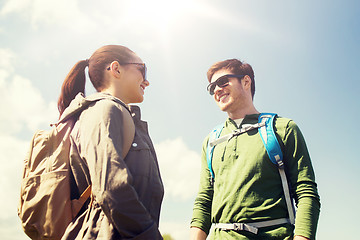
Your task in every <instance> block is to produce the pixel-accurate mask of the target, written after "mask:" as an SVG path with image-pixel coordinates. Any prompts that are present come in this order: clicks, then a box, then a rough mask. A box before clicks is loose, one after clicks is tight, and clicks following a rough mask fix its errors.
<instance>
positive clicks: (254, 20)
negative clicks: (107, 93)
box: [0, 0, 360, 240]
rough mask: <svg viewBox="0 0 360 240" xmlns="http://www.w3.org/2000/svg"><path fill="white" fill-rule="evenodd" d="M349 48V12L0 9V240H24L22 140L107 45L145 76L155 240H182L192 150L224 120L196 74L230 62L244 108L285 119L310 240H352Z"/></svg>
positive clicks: (21, 2) (161, 5) (214, 5)
mask: <svg viewBox="0 0 360 240" xmlns="http://www.w3.org/2000/svg"><path fill="white" fill-rule="evenodd" d="M359 42H360V2H359V1H356V0H341V1H340V0H328V1H325V0H318V1H309V0H303V1H288V0H274V1H267V0H258V1H243V0H221V1H220V0H212V1H205V0H182V1H170V0H167V1H166V0H152V1H148V0H137V1H130V0H127V1H124V0H104V1H89V0H62V1H53V0H0V96H1V101H0V110H1V111H0V122H1V124H0V165H1V168H0V193H1V194H0V195H1V198H0V212H1V214H0V237H1V239H5V240H22V239H27V237H26V235H25V234H24V233H23V232H22V229H21V225H20V221H19V218H18V217H17V205H18V202H19V191H20V181H21V176H22V169H23V159H24V156H25V154H26V152H27V150H28V148H29V143H30V139H31V137H32V135H33V133H34V132H35V131H36V130H38V129H45V130H47V129H50V127H49V124H50V123H53V122H55V121H56V119H57V118H58V112H57V107H56V101H57V98H58V96H59V93H60V87H61V84H62V82H63V80H64V78H65V76H66V75H67V73H68V72H69V70H70V69H71V68H72V66H73V65H74V64H75V63H76V62H77V61H79V60H84V59H86V58H89V57H90V56H91V54H92V53H93V52H94V51H95V50H96V49H98V48H99V47H101V46H103V45H107V44H119V45H124V46H127V47H129V48H130V49H132V50H133V51H134V52H136V53H137V54H138V55H139V56H140V57H141V58H142V60H143V61H144V62H146V64H147V66H148V79H149V81H150V86H149V87H148V88H147V89H146V91H145V100H144V102H143V103H141V104H140V107H141V109H142V118H143V119H144V120H146V121H147V122H148V124H149V131H150V135H151V137H152V140H153V142H154V144H155V148H156V151H157V155H158V160H159V164H160V169H161V174H162V178H163V182H164V185H165V197H164V202H163V207H162V211H161V219H160V230H161V232H162V233H163V234H165V233H169V234H171V236H172V237H173V238H174V239H175V240H182V239H187V238H188V237H189V223H190V220H191V215H192V205H193V202H194V199H195V197H196V192H197V190H198V181H199V176H198V175H199V170H200V151H201V145H202V141H203V139H204V138H205V136H206V135H207V134H208V133H209V132H210V130H211V129H212V128H213V127H214V126H216V125H217V124H219V123H222V122H224V121H225V119H226V118H227V115H226V113H224V112H221V111H220V110H219V109H218V108H217V106H216V104H215V102H214V101H213V99H212V97H211V96H210V95H209V94H208V93H207V91H206V86H207V79H206V72H207V70H208V68H209V67H210V66H211V65H212V64H213V63H215V62H217V61H221V60H225V59H229V58H238V59H240V60H243V61H245V62H247V63H249V64H250V65H252V67H253V69H254V72H255V82H256V93H255V98H254V104H255V106H256V108H257V109H258V110H259V111H260V112H275V113H278V114H279V115H280V116H283V117H288V118H291V119H294V121H295V122H296V123H297V124H298V125H299V127H300V129H301V131H302V133H303V135H304V136H305V139H306V142H307V146H308V149H309V152H310V155H311V158H312V162H313V166H314V169H315V173H316V181H317V183H318V188H319V194H320V197H321V204H322V207H321V214H320V221H319V226H318V231H317V239H320V240H323V239H348V240H351V239H355V238H356V237H355V235H356V234H353V232H354V230H356V229H357V228H358V224H359V219H358V214H359V213H360V204H358V199H360V188H359V186H358V183H360V174H359V173H358V172H359V171H360V161H359V159H358V153H357V150H356V149H357V148H358V145H359V139H358V136H359V135H360V130H359V129H360V128H359V127H358V126H357V119H359V118H360V114H359V109H360V108H359V107H360V106H359V105H360V97H359V93H358V92H359V90H360V83H359V76H360V65H359V56H360V47H359V46H360V45H359ZM90 85H91V84H90V82H87V87H86V90H87V94H91V93H93V92H94V90H93V88H92V87H91V86H90Z"/></svg>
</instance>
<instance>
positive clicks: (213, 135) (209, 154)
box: [206, 124, 224, 184]
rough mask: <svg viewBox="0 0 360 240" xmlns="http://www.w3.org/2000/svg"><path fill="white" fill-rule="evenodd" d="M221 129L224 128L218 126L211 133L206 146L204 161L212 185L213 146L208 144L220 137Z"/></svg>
mask: <svg viewBox="0 0 360 240" xmlns="http://www.w3.org/2000/svg"><path fill="white" fill-rule="evenodd" d="M223 128H224V124H219V125H217V126H216V127H215V128H214V129H213V130H212V131H211V133H210V136H209V140H208V144H207V148H206V161H207V164H208V168H209V171H210V183H211V184H213V183H214V181H215V174H214V171H213V168H212V158H213V153H214V148H215V145H210V143H211V142H212V141H213V140H215V139H217V138H219V137H220V134H221V132H222V130H223Z"/></svg>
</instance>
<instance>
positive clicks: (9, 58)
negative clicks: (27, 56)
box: [0, 48, 16, 79]
mask: <svg viewBox="0 0 360 240" xmlns="http://www.w3.org/2000/svg"><path fill="white" fill-rule="evenodd" d="M0 56H1V58H0V70H2V69H4V70H3V71H1V72H0V79H1V77H4V75H6V72H12V71H13V70H14V67H13V65H14V61H15V60H16V57H15V54H14V53H13V52H12V51H11V50H10V49H3V48H0ZM5 71H6V72H5Z"/></svg>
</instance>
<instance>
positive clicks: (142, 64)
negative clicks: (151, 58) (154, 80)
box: [107, 63, 147, 81]
mask: <svg viewBox="0 0 360 240" xmlns="http://www.w3.org/2000/svg"><path fill="white" fill-rule="evenodd" d="M119 64H120V65H127V64H134V65H138V66H140V68H139V70H140V72H141V74H142V76H143V79H144V81H145V80H147V79H146V77H147V76H146V75H147V74H146V72H147V68H146V65H145V63H119ZM107 70H110V67H108V68H107Z"/></svg>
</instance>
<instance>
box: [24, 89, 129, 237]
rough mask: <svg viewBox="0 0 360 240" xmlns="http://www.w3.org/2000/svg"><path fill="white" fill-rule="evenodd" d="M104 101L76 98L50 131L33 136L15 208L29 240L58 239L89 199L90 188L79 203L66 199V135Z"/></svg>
mask: <svg viewBox="0 0 360 240" xmlns="http://www.w3.org/2000/svg"><path fill="white" fill-rule="evenodd" d="M104 98H110V99H111V98H112V97H111V96H109V95H101V94H98V95H96V94H94V95H92V96H90V97H88V98H84V96H83V95H82V94H78V95H77V96H76V97H75V100H73V101H72V102H71V103H70V106H69V107H68V108H66V109H65V111H64V113H63V114H62V115H61V117H60V119H59V121H58V122H57V123H55V124H52V125H51V126H52V127H53V128H52V129H51V130H50V131H43V130H40V131H38V132H36V133H35V134H34V136H33V138H32V140H31V144H30V150H29V152H28V154H27V156H26V157H25V161H24V173H23V178H22V182H21V191H20V204H19V206H18V215H19V217H20V219H21V222H22V227H23V229H24V232H25V233H26V234H27V235H28V236H29V237H30V238H31V239H54V240H55V239H60V238H61V237H62V235H63V234H64V232H65V230H66V228H67V226H68V225H69V223H70V222H71V221H72V220H73V219H74V218H75V217H76V216H77V214H78V213H79V212H80V210H81V208H82V206H83V205H84V203H85V202H86V201H87V199H89V197H90V195H91V185H89V186H88V188H87V189H86V190H85V191H84V192H83V193H82V194H81V196H80V198H79V199H70V191H71V188H70V185H71V181H72V180H71V177H70V174H71V166H70V156H69V152H70V133H71V131H72V129H73V127H74V124H75V122H76V121H77V119H78V117H79V114H80V113H81V112H82V111H83V110H85V109H86V108H87V107H88V106H89V105H90V104H91V103H93V102H96V101H99V100H101V99H104ZM126 109H127V108H126ZM124 115H125V114H124ZM126 119H127V120H126ZM129 119H131V116H130V114H129V116H128V117H124V127H125V126H126V127H130V131H131V130H134V125H133V122H132V120H131V122H130V121H128V120H129ZM131 124H132V125H131ZM131 128H132V129H131ZM126 136H129V135H126ZM132 137H133V135H132ZM131 141H132V139H131Z"/></svg>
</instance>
